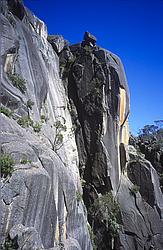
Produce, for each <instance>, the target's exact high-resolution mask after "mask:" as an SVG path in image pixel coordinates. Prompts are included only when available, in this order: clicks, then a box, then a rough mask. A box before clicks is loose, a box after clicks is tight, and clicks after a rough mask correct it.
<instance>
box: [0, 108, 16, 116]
mask: <svg viewBox="0 0 163 250" xmlns="http://www.w3.org/2000/svg"><path fill="white" fill-rule="evenodd" d="M0 113H3V114H4V115H6V116H8V117H11V116H12V114H13V112H12V111H11V110H9V109H8V108H6V107H2V106H1V107H0Z"/></svg>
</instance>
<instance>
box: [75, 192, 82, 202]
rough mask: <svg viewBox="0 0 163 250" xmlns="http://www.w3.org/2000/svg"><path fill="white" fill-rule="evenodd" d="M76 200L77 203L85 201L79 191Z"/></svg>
mask: <svg viewBox="0 0 163 250" xmlns="http://www.w3.org/2000/svg"><path fill="white" fill-rule="evenodd" d="M76 199H77V202H80V201H81V200H82V199H83V196H82V194H81V193H80V192H79V191H77V192H76Z"/></svg>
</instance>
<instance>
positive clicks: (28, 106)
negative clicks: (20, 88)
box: [27, 99, 34, 110]
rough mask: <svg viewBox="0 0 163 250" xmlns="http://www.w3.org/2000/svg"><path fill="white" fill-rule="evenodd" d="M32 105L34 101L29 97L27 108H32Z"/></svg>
mask: <svg viewBox="0 0 163 250" xmlns="http://www.w3.org/2000/svg"><path fill="white" fill-rule="evenodd" d="M33 105H34V102H33V101H32V100H31V99H29V100H28V101H27V108H29V109H31V110H32V106H33Z"/></svg>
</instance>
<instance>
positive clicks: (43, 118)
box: [41, 115, 46, 123]
mask: <svg viewBox="0 0 163 250" xmlns="http://www.w3.org/2000/svg"><path fill="white" fill-rule="evenodd" d="M41 122H42V123H44V122H46V117H45V115H41Z"/></svg>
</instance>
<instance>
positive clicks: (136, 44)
mask: <svg viewBox="0 0 163 250" xmlns="http://www.w3.org/2000/svg"><path fill="white" fill-rule="evenodd" d="M24 3H25V5H26V6H27V7H28V8H30V9H31V10H32V11H33V12H34V13H35V14H36V15H37V16H38V17H39V18H40V19H42V20H43V21H44V22H45V23H46V24H47V26H48V32H49V34H62V35H63V36H64V37H65V39H67V40H69V42H70V43H77V42H80V41H81V40H82V38H83V34H84V32H85V31H89V32H91V33H93V34H94V35H95V36H96V37H97V39H98V45H100V46H102V47H104V48H106V49H109V50H111V51H112V52H114V53H116V54H117V55H118V56H120V58H121V59H122V62H123V64H124V67H125V70H126V75H127V79H128V83H129V88H130V93H131V114H130V129H131V131H132V133H136V132H137V131H138V129H139V128H142V127H143V126H144V125H145V124H151V123H153V121H155V120H160V119H163V0H100V1H97V0H82V1H79V0H78V1H75V0H46V1H45V0H24Z"/></svg>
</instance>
